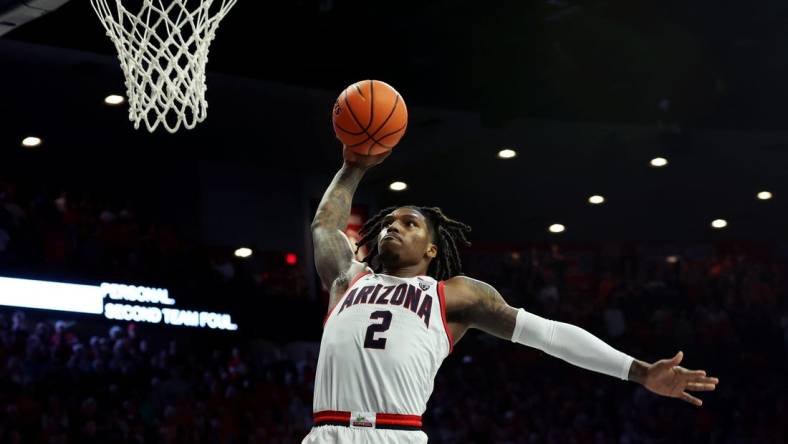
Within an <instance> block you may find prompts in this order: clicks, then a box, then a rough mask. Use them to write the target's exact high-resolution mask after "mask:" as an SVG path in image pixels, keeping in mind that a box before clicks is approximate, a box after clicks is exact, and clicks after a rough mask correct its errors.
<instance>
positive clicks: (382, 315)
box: [364, 311, 391, 349]
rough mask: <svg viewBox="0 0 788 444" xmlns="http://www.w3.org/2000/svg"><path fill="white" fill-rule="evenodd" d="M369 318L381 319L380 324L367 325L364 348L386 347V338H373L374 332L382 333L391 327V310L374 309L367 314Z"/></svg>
mask: <svg viewBox="0 0 788 444" xmlns="http://www.w3.org/2000/svg"><path fill="white" fill-rule="evenodd" d="M369 318H370V319H383V322H381V323H380V324H372V325H370V326H369V327H367V336H366V337H364V348H378V349H384V348H386V338H377V339H375V333H383V332H384V331H386V330H388V329H389V327H391V312H390V311H376V312H373V313H372V314H371V315H369Z"/></svg>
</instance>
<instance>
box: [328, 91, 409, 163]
mask: <svg viewBox="0 0 788 444" xmlns="http://www.w3.org/2000/svg"><path fill="white" fill-rule="evenodd" d="M368 82H369V90H370V91H369V94H370V97H369V102H370V113H369V114H370V117H369V122H368V123H367V125H366V126H365V127H364V126H362V125H361V121H360V120H359V118H358V116H357V115H356V113H355V112H354V111H353V108H352V106H351V104H350V100H349V99H348V93H347V90H345V91H344V97H343V98H340V100H342V99H344V102H345V106H346V108H347V109H348V111H349V112H350V116H351V117H352V119H353V122H354V123H355V124H356V126H357V127H358V128H359V129H361V130H362V131H360V132H353V131H348V130H347V129H345V128H342V127H341V126H340V125H338V124H337V123H336V121H335V122H334V124H335V127H336V128H337V129H338V130H340V131H342V132H344V133H346V134H348V135H352V136H360V135H362V134H366V136H367V138H366V139H364V140H363V141H361V142H358V143H354V144H352V145H345V146H347V147H348V148H353V147H358V146H362V145H364V144H366V143H369V141H370V140H371V141H372V144H371V145H370V146H369V148H368V149H367V155H371V152H372V149H373V148H374V147H375V145H380V146H381V147H383V148H385V149H389V150H390V149H393V148H394V146H396V144H394V145H386V144H385V143H382V142H381V141H382V140H384V139H385V138H387V137H390V136H393V135H395V134H397V133H399V132H401V131H404V130H405V129H406V128H407V126H408V123H407V121H406V122H405V124H404V125H403V126H402V127H401V128H398V129H396V130H394V131H391V132H389V133H386V134H384V135H383V136H381V137H377V135H378V133H379V132H380V131H382V130H383V128H384V127H385V126H386V124H387V123H388V122H389V120H390V119H391V118H392V116H393V115H394V112H395V111H396V110H397V106H399V102H400V99H401V98H402V96H400V94H399V93H397V92H396V91H395V94H396V96H395V98H394V106H392V107H391V111H389V114H388V116H386V119H385V120H384V121H383V123H381V125H380V126H379V127H378V128H377V129H376V130H375V131H374V132H372V133H371V134H370V132H369V128H370V127H371V126H372V123H373V122H374V113H375V107H374V103H375V101H374V94H375V92H374V91H375V89H374V82H375V81H374V80H368ZM358 83H361V82H358ZM354 87H355V88H356V92H357V93H358V94H359V95H360V96H361V97H362V98H364V99H366V97H364V94H363V90H362V89H361V88H360V87H359V85H358V84H355V85H354Z"/></svg>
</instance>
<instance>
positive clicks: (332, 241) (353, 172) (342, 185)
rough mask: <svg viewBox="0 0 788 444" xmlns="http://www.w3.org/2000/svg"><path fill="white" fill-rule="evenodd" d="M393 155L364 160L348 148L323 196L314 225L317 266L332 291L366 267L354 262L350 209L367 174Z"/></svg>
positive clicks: (313, 235) (313, 234)
mask: <svg viewBox="0 0 788 444" xmlns="http://www.w3.org/2000/svg"><path fill="white" fill-rule="evenodd" d="M390 153H391V152H388V153H386V154H382V155H379V156H362V155H359V154H355V153H353V152H352V151H350V150H348V149H347V148H344V151H343V157H344V159H345V161H344V164H343V165H342V168H340V170H339V171H338V172H337V174H336V175H335V176H334V180H333V181H332V182H331V184H330V185H329V186H328V189H326V192H325V194H323V199H322V200H321V201H320V205H319V206H318V208H317V213H316V214H315V219H314V220H313V221H312V240H313V243H314V249H315V266H316V267H317V273H318V274H319V275H320V280H321V281H322V282H323V284H324V285H325V286H326V287H327V288H329V289H331V288H332V286H333V284H334V281H336V280H337V278H338V277H340V276H344V275H346V274H347V273H348V272H349V271H351V268H353V267H354V266H355V267H356V268H359V271H360V270H361V269H363V266H362V265H361V264H360V263H359V262H357V261H355V260H354V259H353V246H352V245H351V244H350V241H349V240H348V238H347V236H345V233H344V230H345V228H346V227H347V221H348V218H349V217H350V206H351V204H352V202H353V195H354V194H355V192H356V188H357V187H358V184H359V182H360V181H361V178H362V177H364V173H365V172H366V171H367V170H368V169H369V168H371V167H372V166H374V165H377V164H379V163H380V162H382V161H383V160H384V159H385V158H386V157H388V155H389V154H390Z"/></svg>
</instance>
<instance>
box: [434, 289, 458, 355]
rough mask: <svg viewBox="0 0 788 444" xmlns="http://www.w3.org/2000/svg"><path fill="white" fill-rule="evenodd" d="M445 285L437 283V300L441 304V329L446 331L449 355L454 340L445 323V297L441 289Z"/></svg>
mask: <svg viewBox="0 0 788 444" xmlns="http://www.w3.org/2000/svg"><path fill="white" fill-rule="evenodd" d="M445 285H446V282H444V281H440V282H438V298H439V299H440V302H441V319H442V320H443V329H444V330H445V331H446V337H447V338H448V339H449V353H451V351H452V350H453V349H454V338H453V337H452V335H451V330H449V324H448V323H447V322H446V295H445V293H444V292H443V287H444V286H445Z"/></svg>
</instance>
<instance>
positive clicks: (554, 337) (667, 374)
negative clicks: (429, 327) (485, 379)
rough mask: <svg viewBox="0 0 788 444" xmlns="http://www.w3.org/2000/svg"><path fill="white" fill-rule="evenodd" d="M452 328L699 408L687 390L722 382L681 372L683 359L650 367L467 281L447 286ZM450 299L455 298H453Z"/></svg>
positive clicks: (457, 279)
mask: <svg viewBox="0 0 788 444" xmlns="http://www.w3.org/2000/svg"><path fill="white" fill-rule="evenodd" d="M446 293H447V315H448V317H449V321H450V325H451V324H452V323H453V324H454V326H455V328H458V329H459V330H460V331H463V329H464V328H477V329H480V330H482V331H485V332H487V333H490V334H493V335H495V336H497V337H499V338H502V339H508V340H511V341H513V342H518V343H521V344H524V345H528V346H531V347H534V348H538V349H540V350H542V351H544V352H545V353H547V354H550V355H552V356H555V357H557V358H560V359H563V360H564V361H567V362H569V363H570V364H573V365H576V366H578V367H582V368H585V369H587V370H592V371H595V372H599V373H604V374H607V375H610V376H614V377H618V378H621V379H626V380H630V381H634V382H637V383H639V384H642V385H643V386H644V387H646V388H647V389H648V390H650V391H652V392H654V393H657V394H659V395H663V396H669V397H673V398H680V399H683V400H684V401H687V402H689V403H692V404H694V405H696V406H700V405H701V404H702V401H701V400H699V399H698V398H695V397H694V396H692V395H690V394H689V393H687V391H711V390H714V389H715V388H716V385H717V383H718V382H719V380H718V379H717V378H711V377H707V376H706V372H705V371H703V370H696V371H691V370H687V369H685V368H683V367H679V365H678V364H679V363H680V362H681V359H682V358H683V354H682V353H681V352H679V353H678V354H677V355H676V356H675V357H673V358H672V359H663V360H660V361H657V362H655V363H654V364H648V363H646V362H643V361H639V360H636V359H634V358H632V357H630V356H628V355H626V354H624V353H621V352H619V351H618V350H615V349H614V348H613V347H611V346H609V345H608V344H606V343H605V342H603V341H602V340H600V339H599V338H597V337H596V336H594V335H592V334H591V333H589V332H588V331H586V330H583V329H582V328H580V327H577V326H574V325H571V324H566V323H563V322H556V321H551V320H548V319H544V318H541V317H539V316H536V315H534V314H532V313H528V312H526V311H525V310H523V309H519V310H518V309H515V308H513V307H511V306H509V304H507V303H506V301H505V300H504V299H503V297H502V296H501V294H500V293H498V291H496V290H495V288H493V287H492V286H490V285H488V284H486V283H484V282H481V281H477V280H475V279H470V278H467V277H464V276H458V277H454V278H452V279H449V280H448V281H446ZM448 295H451V297H449V296H448Z"/></svg>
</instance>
